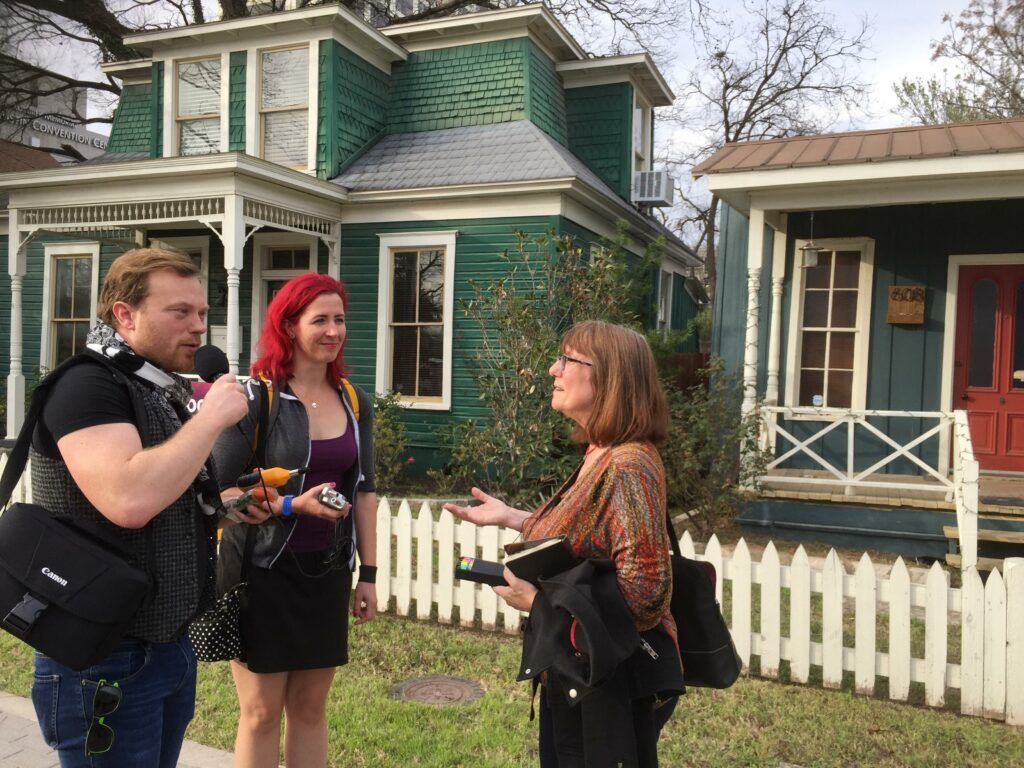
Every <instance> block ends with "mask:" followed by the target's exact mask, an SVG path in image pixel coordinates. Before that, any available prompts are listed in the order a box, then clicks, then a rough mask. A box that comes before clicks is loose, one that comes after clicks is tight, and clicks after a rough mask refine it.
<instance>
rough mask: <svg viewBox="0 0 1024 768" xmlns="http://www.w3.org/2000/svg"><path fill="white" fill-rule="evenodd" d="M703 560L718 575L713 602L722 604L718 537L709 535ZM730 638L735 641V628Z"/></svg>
mask: <svg viewBox="0 0 1024 768" xmlns="http://www.w3.org/2000/svg"><path fill="white" fill-rule="evenodd" d="M704 559H705V560H706V561H707V562H709V563H711V564H712V565H713V566H715V573H717V574H718V578H717V579H715V600H717V601H718V604H719V605H721V604H722V590H723V588H724V585H725V578H726V574H725V569H724V568H722V545H721V544H719V543H718V537H717V536H715V535H714V534H711V538H710V539H708V543H707V544H706V545H705V547H704ZM732 638H733V640H735V639H736V628H735V627H733V628H732Z"/></svg>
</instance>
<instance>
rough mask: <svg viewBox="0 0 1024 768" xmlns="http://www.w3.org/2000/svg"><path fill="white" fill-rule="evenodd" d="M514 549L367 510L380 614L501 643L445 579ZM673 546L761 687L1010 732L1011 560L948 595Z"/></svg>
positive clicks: (461, 590) (902, 570) (479, 532)
mask: <svg viewBox="0 0 1024 768" xmlns="http://www.w3.org/2000/svg"><path fill="white" fill-rule="evenodd" d="M517 536H518V534H517V533H516V532H515V531H511V530H508V529H498V528H494V527H477V526H474V525H472V524H470V523H467V522H464V521H458V522H457V521H456V520H455V518H454V517H453V516H452V515H451V514H450V513H448V512H446V511H444V510H441V511H440V512H439V513H437V514H435V510H434V509H433V508H432V507H431V505H430V503H428V502H422V503H421V504H420V506H419V509H418V511H417V512H416V514H415V515H414V514H413V511H412V508H411V506H410V505H409V503H408V502H407V501H402V502H400V503H399V505H398V509H397V514H394V513H393V510H392V506H391V503H390V502H389V501H388V500H387V499H381V501H380V504H379V507H378V513H377V567H378V577H377V596H378V599H379V600H380V604H381V606H382V607H384V608H385V609H388V610H390V609H392V608H393V610H394V611H395V612H396V613H397V614H398V615H400V616H416V617H417V618H420V619H429V618H430V617H431V615H432V613H433V611H434V610H436V612H437V614H436V615H437V620H438V621H439V622H441V623H446V624H447V623H452V622H453V621H456V620H457V621H458V622H459V623H460V624H461V625H463V626H466V627H473V626H479V627H482V628H483V629H489V630H504V631H505V632H515V631H516V630H518V628H519V624H520V621H521V614H520V613H519V612H518V611H515V610H512V609H510V608H508V607H507V606H505V605H504V603H502V602H501V601H500V600H499V599H498V598H497V596H496V595H495V594H494V591H493V590H491V589H490V588H489V587H485V586H482V585H480V584H476V583H473V582H468V581H457V580H455V579H454V566H455V562H456V560H457V559H458V558H459V557H463V556H465V557H481V558H483V559H487V560H498V559H500V558H499V551H500V546H501V545H502V544H503V543H505V542H508V541H511V540H513V539H514V538H516V537H517ZM680 547H681V549H682V550H683V554H684V555H686V556H688V557H695V558H697V559H701V560H706V561H708V562H710V563H712V564H713V565H714V566H715V568H716V570H717V571H718V573H719V575H720V578H719V579H718V584H717V587H716V589H717V592H718V598H719V601H720V602H722V600H723V597H726V596H727V599H726V600H725V601H724V603H723V604H724V605H726V619H727V620H728V621H729V624H730V627H731V630H732V635H733V639H734V640H735V643H736V648H737V650H738V652H739V653H740V656H741V657H742V658H743V662H744V665H745V666H747V668H748V672H749V671H750V666H749V665H750V662H751V659H752V658H753V657H758V658H759V665H758V672H757V674H759V675H760V676H761V677H765V678H779V677H780V676H781V675H782V673H783V668H782V662H787V663H788V667H789V672H788V677H789V680H791V681H792V682H796V683H803V684H818V682H817V681H818V680H819V676H818V675H817V674H813V675H812V668H820V684H821V685H822V686H824V687H826V688H840V687H841V686H842V685H843V681H844V674H845V675H850V676H851V677H852V685H853V687H854V689H855V690H856V691H857V692H858V693H861V694H865V695H873V694H875V693H876V690H877V688H878V682H879V680H880V679H884V680H886V681H887V686H886V688H887V694H886V695H887V696H888V698H889V699H891V700H894V701H908V700H911V699H912V698H915V696H917V695H920V696H922V697H923V703H924V704H926V705H928V706H932V707H943V706H945V703H946V698H947V695H948V692H949V691H950V690H959V691H960V709H961V711H962V712H963V713H964V714H970V715H979V716H984V717H990V718H996V719H1005V720H1006V721H1007V722H1010V723H1014V724H1017V725H1024V612H1022V611H1020V610H1019V609H1018V610H1011V607H1012V606H1020V605H1024V559H1020V558H1017V559H1010V560H1007V561H1006V564H1005V570H1004V574H1000V573H999V572H993V573H992V574H991V575H990V576H989V578H988V580H987V581H986V582H985V583H982V580H981V577H980V576H979V575H978V572H977V570H976V569H974V568H969V569H967V570H965V571H964V572H963V574H962V581H963V587H959V588H958V587H952V586H950V583H949V581H950V580H949V572H948V571H946V570H945V569H944V568H943V567H942V566H940V565H939V564H938V563H935V564H934V565H932V567H931V568H930V569H928V570H927V571H918V572H915V573H913V574H912V573H911V571H910V569H908V568H907V566H906V564H905V563H904V562H903V559H902V558H897V560H896V562H895V563H893V564H892V565H891V567H889V569H888V572H887V574H885V575H879V574H878V571H877V570H876V567H875V564H874V563H872V561H871V559H870V558H869V557H868V555H867V554H866V553H865V554H864V555H863V556H862V557H861V558H860V560H859V562H858V563H857V565H856V566H855V567H854V568H853V569H852V572H850V571H848V569H847V567H846V566H845V565H844V564H843V562H842V561H841V560H840V559H839V556H838V555H837V554H836V553H835V551H831V552H829V554H828V556H827V557H825V558H824V559H812V558H809V557H808V556H807V553H806V552H805V551H804V549H803V547H798V548H797V549H796V551H795V552H794V553H793V554H792V557H791V558H789V561H788V562H785V563H784V562H783V559H782V558H781V557H780V554H779V552H778V551H777V550H776V548H775V546H774V544H773V543H771V542H769V543H768V545H767V546H766V547H764V550H763V552H762V553H761V556H760V560H754V558H753V557H752V556H751V552H750V549H749V547H748V545H747V544H746V542H745V541H744V540H742V539H741V540H740V541H739V542H738V543H737V544H736V545H735V546H734V547H733V548H732V550H731V552H729V553H726V552H724V551H723V548H722V546H721V544H720V543H719V542H718V539H717V538H715V537H714V536H712V538H711V539H710V540H709V541H708V543H707V545H706V546H705V547H704V548H703V551H702V552H698V551H697V547H696V546H695V544H694V542H693V540H692V538H691V537H690V534H689V533H688V532H685V533H684V534H683V536H682V537H681V540H680ZM392 601H393V604H392ZM784 630H785V633H784ZM844 635H845V636H846V639H845V640H844ZM957 635H959V637H960V644H959V645H960V652H959V658H957V653H956V642H955V638H956V636H957ZM847 640H852V644H848V643H847ZM951 640H952V641H953V642H952V643H951V642H950V641H951ZM914 685H916V686H918V687H919V688H921V689H922V691H921V693H920V694H914V693H913V692H912V686H914Z"/></svg>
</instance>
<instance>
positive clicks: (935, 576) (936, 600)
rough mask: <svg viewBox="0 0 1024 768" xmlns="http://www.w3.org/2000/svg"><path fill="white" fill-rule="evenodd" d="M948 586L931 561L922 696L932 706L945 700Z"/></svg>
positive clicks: (925, 618)
mask: <svg viewBox="0 0 1024 768" xmlns="http://www.w3.org/2000/svg"><path fill="white" fill-rule="evenodd" d="M948 590H949V580H948V578H947V576H946V572H945V571H944V570H943V569H942V566H940V565H939V564H938V563H932V567H931V568H930V569H929V570H928V579H927V581H926V582H925V609H924V697H925V701H926V702H927V703H928V705H929V706H932V707H941V706H942V704H943V702H945V700H946V648H947V643H946V630H947V627H948V626H949V615H948V609H947V605H948V598H947V594H946V593H947V592H948Z"/></svg>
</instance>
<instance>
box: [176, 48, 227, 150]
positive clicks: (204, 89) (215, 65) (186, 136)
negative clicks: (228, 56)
mask: <svg viewBox="0 0 1024 768" xmlns="http://www.w3.org/2000/svg"><path fill="white" fill-rule="evenodd" d="M175 82H176V83H177V91H178V96H177V112H176V124H177V134H178V154H181V155H209V154H212V153H214V152H219V151H220V120H221V117H220V89H221V70H220V57H219V56H218V57H217V58H212V59H197V60H193V61H180V62H178V74H177V78H176V81H175Z"/></svg>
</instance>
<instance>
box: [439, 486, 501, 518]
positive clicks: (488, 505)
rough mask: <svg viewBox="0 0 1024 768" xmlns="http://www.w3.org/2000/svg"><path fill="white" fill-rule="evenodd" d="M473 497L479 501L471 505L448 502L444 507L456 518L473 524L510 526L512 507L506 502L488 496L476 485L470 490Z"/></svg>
mask: <svg viewBox="0 0 1024 768" xmlns="http://www.w3.org/2000/svg"><path fill="white" fill-rule="evenodd" d="M471 493H472V494H473V498H474V499H476V500H477V501H479V502H480V503H479V504H477V505H475V506H472V507H460V506H459V505H458V504H452V503H450V502H449V503H448V504H445V505H444V508H445V509H447V510H448V511H449V512H451V513H452V514H453V515H455V516H456V517H458V518H461V519H463V520H468V521H469V522H471V523H473V524H474V525H506V526H511V524H510V519H511V517H512V516H511V515H510V514H509V513H510V512H512V511H513V510H512V508H511V507H509V505H508V504H506V503H505V502H503V501H501V500H500V499H496V498H494V497H493V496H488V495H487V494H486V493H484V492H483V491H481V490H480V489H479V488H477V487H475V486H474V487H473V490H472V491H471Z"/></svg>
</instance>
